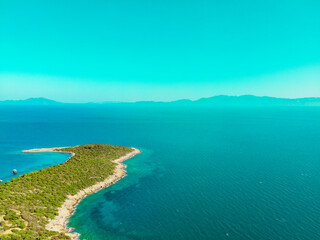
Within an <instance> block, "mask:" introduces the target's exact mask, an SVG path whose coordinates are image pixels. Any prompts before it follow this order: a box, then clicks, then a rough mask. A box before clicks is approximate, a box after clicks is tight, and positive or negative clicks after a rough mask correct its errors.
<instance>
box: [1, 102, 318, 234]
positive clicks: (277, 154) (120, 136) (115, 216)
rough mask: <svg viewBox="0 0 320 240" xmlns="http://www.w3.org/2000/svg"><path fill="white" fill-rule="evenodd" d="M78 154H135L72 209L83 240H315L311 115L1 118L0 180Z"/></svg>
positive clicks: (249, 111) (70, 111) (292, 111)
mask: <svg viewBox="0 0 320 240" xmlns="http://www.w3.org/2000/svg"><path fill="white" fill-rule="evenodd" d="M87 143H109V144H119V145H125V146H133V147H137V148H140V149H141V150H143V153H142V154H140V155H138V156H136V157H134V158H132V159H130V160H128V161H126V164H127V165H128V169H127V170H128V176H127V177H125V178H123V179H121V180H120V181H119V182H117V183H116V184H115V185H113V186H111V187H109V188H107V189H104V190H102V191H100V192H98V193H96V194H93V195H91V196H88V197H87V198H86V199H84V200H83V201H82V202H81V203H80V204H79V205H78V207H77V210H76V213H75V215H74V216H73V217H72V218H71V219H70V223H69V226H70V227H74V228H76V231H77V232H79V233H81V234H82V235H81V236H82V239H87V240H89V239H98V240H99V239H111V240H124V239H159V240H162V239H163V240H165V239H199V240H202V239H217V240H220V239H236V240H248V239H254V240H270V239H272V240H296V239H298V240H300V239H301V240H302V239H305V240H310V239H320V147H319V143H320V108H318V107H295V108H262V109H259V108H204V107H199V108H186V107H184V108H176V107H170V108H168V107H167V108H165V107H155V108H154V107H146V106H144V107H143V106H140V107H137V106H136V107H134V106H132V107H128V106H118V107H114V106H113V107H112V106H94V105H91V106H90V105H87V106H85V105H84V106H76V105H74V106H61V107H53V106H52V107H1V108H0V179H1V178H2V179H9V178H10V177H11V176H12V175H11V170H12V169H13V168H17V169H18V170H19V172H20V173H21V172H28V171H31V170H36V169H40V168H43V167H46V166H49V165H53V164H57V163H59V162H62V161H64V160H66V159H67V158H68V156H69V155H67V154H58V153H49V154H48V153H39V154H26V153H24V154H23V153H21V152H20V151H21V150H23V149H28V148H38V147H56V146H73V145H78V144H87Z"/></svg>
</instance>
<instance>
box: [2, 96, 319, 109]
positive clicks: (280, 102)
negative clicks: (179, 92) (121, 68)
mask: <svg viewBox="0 0 320 240" xmlns="http://www.w3.org/2000/svg"><path fill="white" fill-rule="evenodd" d="M0 104H1V105H40V106H42V105H45V106H49V105H50V106H51V105H62V104H72V103H62V102H57V101H54V100H50V99H47V98H29V99H26V100H6V101H0ZM73 104H75V103H73ZM77 104H97V105H103V104H108V105H111V104H112V105H115V104H121V105H126V104H128V105H178V106H261V107H262V106H320V98H295V99H289V98H275V97H257V96H253V95H243V96H226V95H220V96H214V97H209V98H201V99H198V100H195V101H192V100H188V99H182V100H177V101H172V102H155V101H140V102H133V103H129V102H102V103H77Z"/></svg>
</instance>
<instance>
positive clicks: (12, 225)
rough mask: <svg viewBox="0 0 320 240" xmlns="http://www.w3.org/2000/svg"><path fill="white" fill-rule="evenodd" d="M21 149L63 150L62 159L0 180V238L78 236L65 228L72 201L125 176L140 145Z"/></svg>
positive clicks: (65, 237)
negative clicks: (63, 156) (127, 167)
mask: <svg viewBox="0 0 320 240" xmlns="http://www.w3.org/2000/svg"><path fill="white" fill-rule="evenodd" d="M23 152H66V153H71V154H72V156H71V157H70V158H69V159H68V160H67V161H66V162H64V163H61V164H59V165H56V166H52V167H49V168H45V169H41V170H39V171H34V172H31V173H28V174H24V175H21V176H19V177H18V178H13V179H12V180H11V181H8V182H5V183H2V184H0V239H1V240H4V239H30V240H31V239H77V237H78V236H79V234H77V233H71V232H70V229H68V228H67V227H66V222H67V220H68V218H69V217H70V216H71V215H72V214H73V211H74V208H75V206H76V204H77V203H78V202H79V201H80V200H81V199H83V198H84V197H86V196H87V195H89V194H91V193H94V192H97V191H99V190H101V189H103V188H105V187H107V186H109V185H111V184H113V183H115V182H116V181H117V180H119V179H120V178H122V177H124V176H125V170H124V168H125V167H126V166H125V165H124V164H122V163H121V162H122V161H124V160H126V159H129V158H131V157H133V156H135V155H136V154H138V153H140V151H139V150H138V149H135V148H130V147H124V146H116V145H107V144H90V145H80V146H75V147H64V148H42V149H31V150H25V151H23Z"/></svg>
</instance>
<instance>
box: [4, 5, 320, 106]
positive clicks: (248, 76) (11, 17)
mask: <svg viewBox="0 0 320 240" xmlns="http://www.w3.org/2000/svg"><path fill="white" fill-rule="evenodd" d="M319 12H320V1H318V0H281V1H279V0H268V1H257V0H241V1H239V0H170V1H168V0H161V1H158V0H152V1H147V0H135V1H129V0H127V1H126V0H103V1H102V0H101V1H98V0H96V1H92V0H91V1H81V0H77V1H75V0H69V1H65V0H64V1H61V0H55V1H42V0H29V1H25V0H21V1H17V0H0V100H6V99H26V98H29V97H46V98H50V99H54V100H58V101H63V102H92V101H94V102H101V101H140V100H155V101H171V100H176V99H198V98H201V97H210V96H214V95H221V94H226V95H243V94H253V95H257V96H274V97H287V98H297V97H320V14H319Z"/></svg>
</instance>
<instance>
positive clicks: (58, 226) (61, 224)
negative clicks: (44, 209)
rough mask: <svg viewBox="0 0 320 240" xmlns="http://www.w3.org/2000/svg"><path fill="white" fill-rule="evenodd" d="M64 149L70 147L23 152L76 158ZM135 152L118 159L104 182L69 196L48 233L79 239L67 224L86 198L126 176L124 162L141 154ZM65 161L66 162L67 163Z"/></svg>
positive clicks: (136, 150) (134, 149)
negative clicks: (61, 154)
mask: <svg viewBox="0 0 320 240" xmlns="http://www.w3.org/2000/svg"><path fill="white" fill-rule="evenodd" d="M64 148H68V147H56V148H35V149H29V150H23V151H22V152H24V153H39V152H64V153H71V154H72V156H71V157H69V158H68V159H67V160H66V161H68V160H69V159H70V158H72V157H73V156H75V153H74V152H71V151H63V149H64ZM131 149H132V150H133V151H132V152H130V153H127V154H126V155H124V156H122V157H120V158H117V159H116V160H114V161H113V162H114V163H116V168H115V169H114V172H113V174H112V175H110V176H109V177H108V178H106V179H105V180H104V181H101V182H98V183H96V184H94V185H92V186H90V187H87V188H85V189H82V190H80V191H79V192H77V193H76V194H75V195H72V196H71V195H69V196H68V197H67V199H66V200H65V202H64V203H63V204H62V206H60V207H59V209H58V215H57V216H56V217H55V218H54V219H53V220H49V223H48V224H47V225H46V230H48V231H56V232H60V233H64V234H66V235H67V236H69V237H70V238H71V239H79V236H80V234H79V233H71V232H72V231H73V230H74V229H72V228H68V226H67V223H68V220H69V218H70V217H71V216H72V215H73V214H74V212H75V209H76V205H77V204H78V203H79V202H80V201H81V200H82V199H84V198H85V197H86V196H88V195H90V194H93V193H96V192H98V191H100V190H102V189H104V188H106V187H108V186H110V185H112V184H114V183H116V182H117V181H118V180H120V179H121V178H123V177H125V176H126V171H125V170H124V169H125V168H126V167H127V166H126V165H125V164H123V163H122V162H123V161H125V160H127V159H129V158H132V157H134V156H135V155H137V154H139V153H141V151H140V150H139V149H136V148H131ZM66 161H65V162H66Z"/></svg>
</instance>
